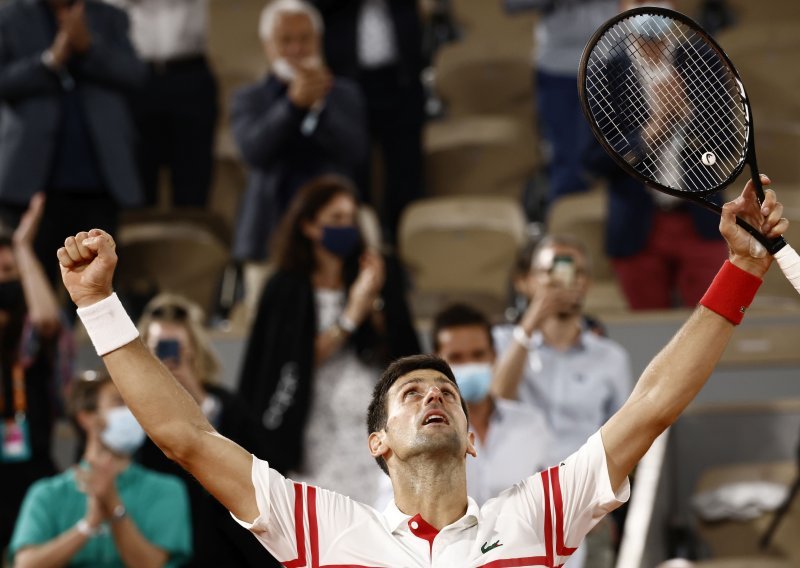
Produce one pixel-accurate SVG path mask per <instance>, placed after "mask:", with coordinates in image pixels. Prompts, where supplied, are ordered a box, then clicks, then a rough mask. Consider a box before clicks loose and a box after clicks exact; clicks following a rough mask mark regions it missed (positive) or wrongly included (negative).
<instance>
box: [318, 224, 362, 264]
mask: <svg viewBox="0 0 800 568" xmlns="http://www.w3.org/2000/svg"><path fill="white" fill-rule="evenodd" d="M360 237H361V233H359V231H358V227H356V226H354V225H348V226H345V227H332V226H330V225H325V226H323V227H322V246H323V247H325V248H326V249H327V250H328V251H329V252H332V253H333V254H335V255H336V256H339V257H342V258H347V257H348V256H350V254H351V253H352V252H353V251H354V250H356V247H357V246H358V242H359V240H360Z"/></svg>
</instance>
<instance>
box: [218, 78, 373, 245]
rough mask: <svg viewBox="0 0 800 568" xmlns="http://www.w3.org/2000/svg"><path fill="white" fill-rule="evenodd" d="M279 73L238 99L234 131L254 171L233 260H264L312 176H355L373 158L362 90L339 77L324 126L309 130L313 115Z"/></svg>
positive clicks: (232, 120)
mask: <svg viewBox="0 0 800 568" xmlns="http://www.w3.org/2000/svg"><path fill="white" fill-rule="evenodd" d="M286 91H287V89H286V85H284V84H283V83H281V82H280V81H278V79H277V78H275V77H274V76H272V75H268V76H267V77H266V78H265V79H264V80H262V81H261V82H259V83H256V84H255V85H251V86H248V87H245V88H243V89H241V90H240V91H238V92H236V93H235V94H234V95H233V99H232V101H231V116H230V123H231V132H232V133H233V137H234V139H235V140H236V144H237V145H238V147H239V151H240V152H241V154H242V156H243V158H244V160H245V161H246V162H247V165H248V166H249V167H250V172H249V175H248V181H247V188H246V190H245V193H244V196H243V198H242V203H241V205H240V209H239V216H238V218H237V221H236V229H235V235H234V244H233V255H234V258H237V259H239V260H263V259H264V258H266V255H267V241H268V239H269V236H270V234H271V233H272V231H273V229H274V228H275V226H276V225H277V223H278V220H279V219H280V217H281V215H282V214H283V211H284V209H285V207H286V205H287V204H288V202H289V201H290V200H291V197H292V195H293V194H294V191H295V190H296V189H297V188H298V187H299V185H301V184H302V183H305V182H306V181H308V180H309V179H311V178H312V177H314V176H316V175H320V174H323V173H339V174H342V175H345V176H348V177H353V174H354V172H355V171H356V170H357V168H358V167H359V166H360V165H361V164H362V163H363V161H364V160H365V159H366V156H367V148H368V133H367V127H366V116H365V110H364V102H363V99H362V97H361V94H360V91H359V90H358V87H356V85H355V84H353V83H352V82H350V81H348V80H347V79H342V78H340V77H337V78H336V80H335V82H334V85H333V88H332V89H331V91H330V93H329V94H328V97H327V98H326V100H325V107H324V109H323V110H322V112H321V113H320V115H319V122H318V124H317V125H316V128H314V129H313V131H312V132H310V133H308V134H304V133H303V132H302V131H301V127H302V125H303V122H304V121H305V119H306V117H307V115H308V111H307V110H305V109H300V108H297V107H295V106H294V105H293V104H292V103H291V101H290V100H289V98H288V97H287V95H286Z"/></svg>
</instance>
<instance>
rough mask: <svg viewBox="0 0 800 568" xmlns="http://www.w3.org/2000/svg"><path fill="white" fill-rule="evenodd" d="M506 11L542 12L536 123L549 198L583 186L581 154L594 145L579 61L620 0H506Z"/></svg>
mask: <svg viewBox="0 0 800 568" xmlns="http://www.w3.org/2000/svg"><path fill="white" fill-rule="evenodd" d="M504 2H505V7H506V10H508V11H509V12H516V11H520V10H526V9H534V10H537V11H539V12H540V13H541V16H540V18H539V19H538V20H537V23H536V28H535V29H534V33H533V37H534V42H535V44H536V45H535V47H534V54H535V60H534V65H533V68H534V78H533V80H534V84H535V93H536V101H535V104H536V114H537V117H538V121H537V123H538V124H539V125H540V129H541V134H542V137H543V139H544V140H543V141H544V143H545V153H546V156H547V162H548V172H547V174H548V181H549V187H548V192H547V195H548V200H549V202H551V203H552V202H553V201H555V200H556V199H558V198H559V197H562V196H564V195H567V194H569V193H575V192H580V191H586V190H587V189H588V187H589V178H588V176H587V174H586V167H585V164H584V163H583V160H584V153H585V152H586V151H587V150H588V149H589V148H591V147H598V148H599V144H598V143H597V142H596V141H595V139H594V137H593V135H592V131H591V129H590V128H589V125H588V123H587V122H586V119H585V118H584V116H583V111H582V110H581V104H580V100H579V98H578V64H579V63H580V58H581V53H582V52H583V48H584V47H585V46H586V42H587V41H589V38H590V37H591V35H592V34H593V33H594V32H595V30H596V29H597V28H599V27H600V25H601V24H602V23H603V22H605V21H606V20H608V19H609V18H611V17H612V16H614V15H615V14H616V13H617V8H618V0H561V1H558V2H555V1H553V0H504Z"/></svg>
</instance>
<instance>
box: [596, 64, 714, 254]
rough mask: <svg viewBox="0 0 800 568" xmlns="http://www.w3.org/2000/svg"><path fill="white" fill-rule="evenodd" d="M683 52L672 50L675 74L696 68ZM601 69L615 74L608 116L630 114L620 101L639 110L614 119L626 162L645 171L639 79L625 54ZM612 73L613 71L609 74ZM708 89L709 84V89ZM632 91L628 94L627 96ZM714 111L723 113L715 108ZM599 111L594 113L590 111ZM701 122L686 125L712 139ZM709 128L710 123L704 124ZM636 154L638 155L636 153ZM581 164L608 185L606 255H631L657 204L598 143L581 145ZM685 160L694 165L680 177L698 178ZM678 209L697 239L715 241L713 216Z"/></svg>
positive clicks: (708, 96)
mask: <svg viewBox="0 0 800 568" xmlns="http://www.w3.org/2000/svg"><path fill="white" fill-rule="evenodd" d="M685 60H686V57H685V51H684V50H683V49H679V50H677V53H676V57H675V66H676V68H677V70H678V72H679V73H681V74H690V75H691V74H693V73H696V71H694V70H692V69H688V68H687V66H686V63H685ZM606 65H607V69H606V70H601V71H600V73H604V74H605V75H606V77H611V76H613V77H615V78H616V80H615V81H608V82H607V85H606V88H607V89H608V93H609V96H608V101H609V104H610V106H609V109H608V112H610V113H611V114H612V115H620V116H628V117H630V116H631V114H630V113H627V114H626V113H623V112H622V109H621V108H620V105H628V104H634V105H636V106H637V108H638V109H639V112H638V113H637V114H636V115H635V117H634V118H633V119H632V120H629V121H627V122H626V121H622V120H617V125H618V127H619V130H620V132H621V133H622V135H623V136H624V140H625V147H628V148H630V149H631V150H630V152H629V155H628V156H627V157H626V160H628V162H629V163H632V164H635V166H634V167H637V169H638V168H643V169H645V171H647V170H648V163H649V162H648V160H652V158H651V157H649V155H648V154H647V152H646V151H645V150H643V149H642V144H643V143H642V142H641V125H642V124H645V123H646V122H647V120H648V117H649V114H650V110H649V108H648V105H647V102H646V101H645V99H644V95H643V94H642V89H640V88H637V87H638V86H639V78H638V76H637V73H636V69H635V68H634V66H633V63H632V62H631V60H630V59H629V58H628V57H625V56H619V57H616V58H612V59H611V60H610V61H608V62H607V63H606ZM611 71H613V72H611ZM709 88H710V87H709ZM631 93H633V94H631ZM691 94H692V96H695V97H698V98H703V99H704V100H713V99H714V98H715V97H714V95H713V93H706V92H703V91H700V90H694V91H692V92H691ZM718 112H719V113H723V112H725V109H723V108H720V109H719V110H718ZM598 113H600V111H599V110H598V111H596V112H595V114H598ZM706 127H707V123H706V122H705V121H703V120H702V118H701V119H699V120H698V119H695V122H694V123H693V125H692V128H693V130H694V131H695V132H697V133H698V136H699V137H700V138H702V139H704V140H715V138H717V137H719V136H720V134H722V135H723V136H724V134H725V133H719V132H714V131H709V130H707V128H706ZM709 128H710V127H709ZM724 145H725V144H724V142H719V143H715V144H714V146H715V147H723V146H724ZM693 151H696V150H695V149H693V148H692V147H690V145H688V144H687V145H685V146H684V147H683V149H682V150H681V152H682V154H688V153H689V152H693ZM639 154H641V156H644V157H639ZM587 163H588V167H589V169H590V170H592V171H594V172H595V173H599V174H601V175H603V176H604V177H606V178H607V179H608V182H609V185H608V189H609V204H608V223H607V224H606V252H607V253H608V255H609V256H610V257H612V258H620V257H627V256H632V255H634V254H636V253H638V252H639V251H641V250H642V249H643V248H644V247H645V245H646V244H647V239H648V237H649V235H650V231H651V228H652V220H653V216H654V215H655V213H656V211H657V206H656V203H655V200H654V199H653V196H652V195H651V194H650V192H649V191H647V190H645V188H644V185H643V184H642V183H641V182H639V181H638V180H636V179H634V178H633V177H631V176H629V175H628V174H627V173H626V172H624V171H623V170H622V168H620V167H619V166H618V165H617V164H616V162H614V161H613V160H612V159H611V157H609V156H608V154H606V153H605V151H603V150H602V148H601V147H600V145H599V144H595V145H592V146H591V147H590V148H589V149H587ZM685 163H687V164H691V163H694V166H693V167H690V168H689V169H688V170H687V171H685V172H684V175H685V176H695V177H698V176H701V174H700V173H699V171H698V169H699V168H701V167H702V166H701V165H700V163H699V162H698V161H697V160H694V161H692V160H688V159H686V160H685ZM709 199H711V200H712V201H713V202H715V203H717V204H721V203H722V197H721V195H720V194H719V193H716V194H714V195H712V196H710V198H709ZM681 207H683V208H685V209H686V210H687V212H688V213H689V214H690V215H691V216H692V220H693V222H694V226H695V229H696V230H697V232H698V234H699V235H700V236H701V237H702V238H703V239H708V240H712V239H721V238H722V237H721V236H720V234H719V230H718V226H719V217H718V216H717V215H716V214H714V213H713V212H711V211H709V210H708V209H705V208H703V207H702V206H700V205H698V204H695V203H692V202H689V201H686V202H684V204H683V205H681Z"/></svg>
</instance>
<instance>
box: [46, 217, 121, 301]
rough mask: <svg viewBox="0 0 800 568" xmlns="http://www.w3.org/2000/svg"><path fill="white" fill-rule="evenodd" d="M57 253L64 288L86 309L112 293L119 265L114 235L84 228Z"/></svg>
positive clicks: (73, 299)
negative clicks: (116, 268) (84, 229)
mask: <svg viewBox="0 0 800 568" xmlns="http://www.w3.org/2000/svg"><path fill="white" fill-rule="evenodd" d="M56 254H57V256H58V262H59V263H60V264H61V278H62V280H63V281H64V287H66V289H67V292H69V295H70V298H72V301H73V302H75V305H76V306H78V307H79V308H85V307H86V306H90V305H92V304H95V303H97V302H99V301H100V300H103V299H105V298H107V297H109V296H110V295H111V293H112V287H111V282H112V280H113V277H114V267H116V265H117V252H116V244H115V243H114V239H112V238H111V235H109V234H108V233H106V232H105V231H101V230H100V229H92V230H91V231H89V232H88V233H87V232H85V231H82V232H80V233H78V234H77V235H75V236H74V237H68V238H67V240H66V241H64V246H63V247H61V248H60V249H58V252H57V253H56Z"/></svg>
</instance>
